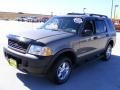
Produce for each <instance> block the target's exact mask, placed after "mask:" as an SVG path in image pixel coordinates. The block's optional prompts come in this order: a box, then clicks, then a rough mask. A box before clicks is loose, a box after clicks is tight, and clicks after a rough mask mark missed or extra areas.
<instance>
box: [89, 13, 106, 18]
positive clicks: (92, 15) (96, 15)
mask: <svg viewBox="0 0 120 90" xmlns="http://www.w3.org/2000/svg"><path fill="white" fill-rule="evenodd" d="M89 16H99V17H105V18H108V17H107V16H106V15H101V14H89Z"/></svg>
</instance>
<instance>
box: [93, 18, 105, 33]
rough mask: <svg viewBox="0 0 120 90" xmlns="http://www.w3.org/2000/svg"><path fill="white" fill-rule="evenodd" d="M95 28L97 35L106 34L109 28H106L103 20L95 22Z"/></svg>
mask: <svg viewBox="0 0 120 90" xmlns="http://www.w3.org/2000/svg"><path fill="white" fill-rule="evenodd" d="M95 26H96V33H97V34H99V33H104V32H106V29H107V27H106V25H105V22H104V21H102V20H97V21H95Z"/></svg>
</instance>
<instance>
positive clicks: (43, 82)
mask: <svg viewBox="0 0 120 90" xmlns="http://www.w3.org/2000/svg"><path fill="white" fill-rule="evenodd" d="M0 26H1V24H0ZM0 29H4V27H3V28H0ZM0 32H1V34H0V90H120V33H119V32H117V40H116V45H115V47H114V49H113V53H112V57H111V59H110V61H107V62H103V61H101V60H94V61H92V62H88V63H85V64H82V65H80V66H79V67H78V68H75V69H74V70H73V72H72V75H71V77H70V79H69V80H68V82H66V83H65V84H62V85H55V84H53V83H51V82H49V81H48V80H47V79H46V78H44V77H38V76H32V75H29V74H25V73H23V72H20V71H19V70H17V69H15V68H13V67H11V66H10V65H9V64H8V63H7V61H6V59H5V57H4V55H3V49H2V47H3V46H4V45H5V35H6V34H5V32H7V33H8V31H3V32H2V30H0Z"/></svg>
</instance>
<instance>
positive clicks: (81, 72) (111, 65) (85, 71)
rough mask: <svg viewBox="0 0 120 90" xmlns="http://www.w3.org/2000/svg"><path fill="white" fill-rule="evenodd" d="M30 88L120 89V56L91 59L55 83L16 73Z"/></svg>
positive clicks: (51, 89)
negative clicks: (57, 83)
mask: <svg viewBox="0 0 120 90" xmlns="http://www.w3.org/2000/svg"><path fill="white" fill-rule="evenodd" d="M17 77H18V78H19V79H20V80H21V81H22V82H23V83H24V85H25V86H26V87H28V88H29V89H30V90H120V56H116V55H112V57H111V60H110V61H104V62H103V61H101V60H93V61H91V62H87V63H85V64H82V65H80V66H79V67H77V68H75V69H74V70H73V72H72V74H71V77H70V78H69V80H68V82H66V83H65V84H62V85H55V84H53V83H51V82H49V81H48V80H47V79H46V78H45V77H37V76H32V75H29V74H23V73H17Z"/></svg>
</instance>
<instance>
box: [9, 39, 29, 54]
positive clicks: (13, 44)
mask: <svg viewBox="0 0 120 90" xmlns="http://www.w3.org/2000/svg"><path fill="white" fill-rule="evenodd" d="M8 47H9V48H11V49H14V50H16V51H19V52H22V53H25V52H26V50H27V48H28V44H26V43H24V42H20V41H15V40H10V39H9V40H8Z"/></svg>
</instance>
